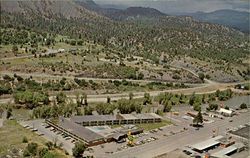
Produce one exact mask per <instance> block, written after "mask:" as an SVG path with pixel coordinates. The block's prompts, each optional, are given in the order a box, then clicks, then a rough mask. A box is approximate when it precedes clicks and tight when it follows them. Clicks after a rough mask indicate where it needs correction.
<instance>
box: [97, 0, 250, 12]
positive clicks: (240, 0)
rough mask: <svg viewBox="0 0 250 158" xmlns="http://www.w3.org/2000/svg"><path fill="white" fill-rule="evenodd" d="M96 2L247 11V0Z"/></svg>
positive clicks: (100, 0)
mask: <svg viewBox="0 0 250 158" xmlns="http://www.w3.org/2000/svg"><path fill="white" fill-rule="evenodd" d="M94 1H95V2H96V3H97V4H113V5H123V6H143V7H152V8H156V9H158V10H160V11H162V12H165V13H171V12H197V11H203V12H211V11H215V10H220V9H233V10H239V11H247V12H249V0H94Z"/></svg>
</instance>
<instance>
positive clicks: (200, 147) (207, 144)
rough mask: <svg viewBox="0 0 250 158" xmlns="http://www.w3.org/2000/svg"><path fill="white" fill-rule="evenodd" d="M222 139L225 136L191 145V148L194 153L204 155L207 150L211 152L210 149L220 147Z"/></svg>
mask: <svg viewBox="0 0 250 158" xmlns="http://www.w3.org/2000/svg"><path fill="white" fill-rule="evenodd" d="M222 137H223V136H217V137H214V138H210V139H207V140H205V141H202V142H200V143H197V144H194V145H191V148H192V149H193V150H194V151H197V152H200V153H203V152H204V151H206V150H209V149H212V148H214V147H216V146H219V145H220V142H219V141H218V140H219V139H221V138H222Z"/></svg>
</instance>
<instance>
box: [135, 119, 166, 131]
mask: <svg viewBox="0 0 250 158" xmlns="http://www.w3.org/2000/svg"><path fill="white" fill-rule="evenodd" d="M170 124H171V122H169V121H166V120H162V122H160V123H145V124H136V125H137V126H139V127H142V128H144V129H145V130H147V131H149V130H152V129H157V128H160V127H164V126H167V125H170Z"/></svg>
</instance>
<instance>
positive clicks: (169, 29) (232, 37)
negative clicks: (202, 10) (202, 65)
mask: <svg viewBox="0 0 250 158" xmlns="http://www.w3.org/2000/svg"><path fill="white" fill-rule="evenodd" d="M90 2H91V3H92V1H90ZM79 4H81V5H79ZM87 4H89V1H87ZM40 6H42V7H40ZM84 6H85V5H84V4H83V3H80V2H79V1H78V2H74V1H53V0H45V1H1V8H2V9H1V28H4V29H7V28H14V30H15V29H16V30H19V31H21V32H23V33H24V32H25V31H33V32H37V33H39V34H40V35H41V36H43V38H48V39H50V40H52V41H53V39H54V37H55V36H56V35H58V34H60V35H66V36H68V37H69V39H74V40H75V41H76V42H78V41H92V42H93V43H94V44H95V43H96V44H100V45H102V46H104V47H105V48H106V49H107V48H112V49H115V50H116V51H117V52H119V54H120V55H123V56H126V55H128V54H134V55H138V56H142V57H145V58H147V59H150V60H152V61H154V62H155V63H159V62H160V61H161V60H162V58H160V57H162V55H163V56H166V57H168V60H166V61H165V62H168V61H173V59H176V57H179V58H180V57H183V56H186V55H187V56H189V57H192V58H197V59H198V60H202V61H207V62H211V61H215V62H216V63H218V64H219V65H221V66H222V65H225V64H226V63H230V64H232V63H236V64H241V63H242V61H243V60H244V59H245V58H246V57H248V50H249V43H248V38H249V36H248V35H246V34H244V33H242V32H240V31H237V30H234V29H231V28H228V27H225V26H221V25H218V24H209V23H203V22H200V21H198V20H195V19H193V18H191V17H185V16H167V15H163V14H160V12H157V11H155V10H152V9H149V8H146V9H145V8H139V9H138V8H130V9H127V10H124V11H123V12H127V13H129V14H130V15H129V16H130V17H131V16H132V15H138V14H143V15H149V14H144V13H145V12H146V10H151V11H153V12H154V13H156V14H155V15H159V16H154V17H148V16H142V17H139V18H138V17H137V18H123V20H122V21H116V20H112V19H110V18H108V17H105V16H103V15H101V14H100V12H95V11H93V8H95V7H96V6H95V5H94V4H92V9H91V10H92V11H91V10H88V9H86V8H88V7H89V6H88V7H86V8H84ZM93 6H94V7H93ZM2 34H3V36H1V39H0V41H1V44H8V43H12V44H21V43H26V41H25V40H24V39H23V38H22V39H20V40H13V39H11V38H8V37H9V36H11V35H13V32H11V33H10V32H8V31H4V30H2ZM19 34H20V33H19ZM26 37H27V36H26ZM43 40H44V39H43ZM7 41H8V42H7ZM244 71H245V70H244Z"/></svg>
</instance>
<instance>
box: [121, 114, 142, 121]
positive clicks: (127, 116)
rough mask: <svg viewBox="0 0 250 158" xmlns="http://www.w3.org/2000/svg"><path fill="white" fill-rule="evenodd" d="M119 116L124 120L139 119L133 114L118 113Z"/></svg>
mask: <svg viewBox="0 0 250 158" xmlns="http://www.w3.org/2000/svg"><path fill="white" fill-rule="evenodd" d="M119 115H120V116H121V117H123V119H125V120H136V119H139V118H137V117H135V116H134V115H133V114H119Z"/></svg>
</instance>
